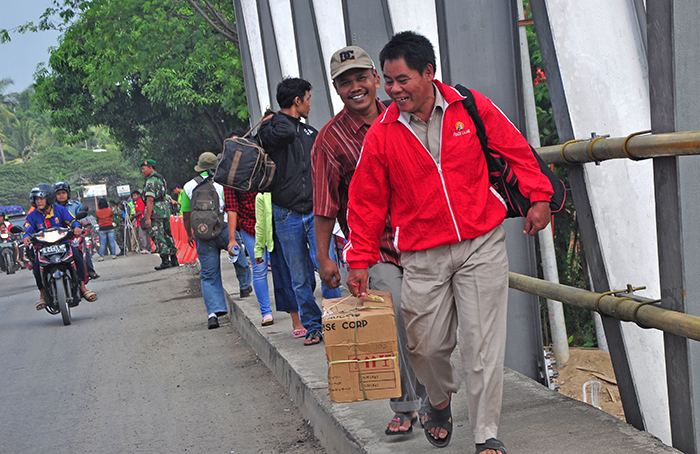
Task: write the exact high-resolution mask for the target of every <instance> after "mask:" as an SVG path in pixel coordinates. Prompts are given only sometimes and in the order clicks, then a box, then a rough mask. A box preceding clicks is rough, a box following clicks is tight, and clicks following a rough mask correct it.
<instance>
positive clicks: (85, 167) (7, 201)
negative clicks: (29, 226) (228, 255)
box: [0, 145, 143, 209]
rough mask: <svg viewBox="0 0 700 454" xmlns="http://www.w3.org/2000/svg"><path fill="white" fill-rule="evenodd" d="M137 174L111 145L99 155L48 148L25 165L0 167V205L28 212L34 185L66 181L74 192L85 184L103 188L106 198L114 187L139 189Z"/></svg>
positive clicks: (77, 194)
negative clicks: (13, 206)
mask: <svg viewBox="0 0 700 454" xmlns="http://www.w3.org/2000/svg"><path fill="white" fill-rule="evenodd" d="M142 180H143V178H142V177H141V172H140V171H139V169H138V168H137V167H135V166H133V165H131V164H130V163H129V162H127V161H125V160H124V159H123V158H122V156H121V154H120V153H119V151H118V150H117V149H116V147H114V146H113V145H110V146H108V147H107V151H106V152H103V153H94V152H92V151H91V150H84V149H81V148H75V147H68V146H58V147H51V148H49V149H47V150H45V151H44V152H42V153H41V154H39V155H38V156H36V157H35V158H34V159H32V160H30V161H29V162H27V163H25V164H8V165H4V166H0V205H22V206H24V207H25V209H28V208H29V206H28V205H29V192H30V190H31V188H32V187H33V186H34V185H36V184H37V183H49V184H52V183H54V182H56V181H67V182H68V183H69V184H70V185H71V187H72V188H73V190H74V191H75V192H76V197H78V196H79V194H80V188H81V187H82V186H84V185H86V184H106V185H107V190H108V193H109V195H110V197H115V198H116V195H117V192H116V186H118V185H122V184H129V185H131V187H141V186H142Z"/></svg>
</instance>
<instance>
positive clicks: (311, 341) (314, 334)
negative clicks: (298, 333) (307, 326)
mask: <svg viewBox="0 0 700 454" xmlns="http://www.w3.org/2000/svg"><path fill="white" fill-rule="evenodd" d="M322 341H323V335H322V334H321V332H320V331H311V334H309V337H307V338H306V340H305V341H304V346H306V347H308V346H309V345H316V344H320V343H321V342H322Z"/></svg>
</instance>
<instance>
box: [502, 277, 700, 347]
mask: <svg viewBox="0 0 700 454" xmlns="http://www.w3.org/2000/svg"><path fill="white" fill-rule="evenodd" d="M508 285H509V286H510V288H512V289H515V290H520V291H522V292H527V293H531V294H533V295H537V296H541V297H543V298H550V299H553V300H557V301H561V302H562V303H566V304H571V305H572V306H577V307H582V308H584V309H587V310H589V311H597V312H600V313H601V314H604V315H608V316H610V317H614V318H616V319H618V320H622V321H625V322H634V323H636V324H637V325H639V326H641V327H642V328H656V329H659V330H661V331H664V332H667V333H672V334H676V335H678V336H682V337H686V338H688V339H693V340H696V341H700V317H696V316H694V315H689V314H684V313H682V312H676V311H672V310H669V309H663V308H661V307H658V306H653V305H651V304H649V302H645V303H640V302H637V301H635V300H633V299H632V298H629V297H624V296H623V297H619V296H614V295H610V294H606V293H595V292H589V291H588V290H582V289H579V288H575V287H569V286H566V285H561V284H555V283H552V282H548V281H544V280H542V279H536V278H533V277H530V276H524V275H522V274H517V273H512V272H511V273H509V284H508ZM620 292H621V291H620ZM620 292H616V293H620Z"/></svg>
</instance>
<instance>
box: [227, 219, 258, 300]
mask: <svg viewBox="0 0 700 454" xmlns="http://www.w3.org/2000/svg"><path fill="white" fill-rule="evenodd" d="M224 230H226V231H227V232H228V224H227V226H226V228H225V229H224ZM227 238H228V237H227ZM236 243H238V244H243V239H242V238H241V232H239V231H238V230H236ZM226 247H228V241H227V242H226V246H225V247H224V249H226ZM254 260H255V257H253V259H252V260H251V261H254ZM233 268H234V269H235V270H236V279H238V288H239V289H240V290H243V289H244V288H248V287H250V285H251V284H252V283H253V273H252V272H251V271H250V265H248V258H247V257H246V255H245V254H238V260H236V261H235V262H234V264H233Z"/></svg>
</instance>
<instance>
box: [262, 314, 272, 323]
mask: <svg viewBox="0 0 700 454" xmlns="http://www.w3.org/2000/svg"><path fill="white" fill-rule="evenodd" d="M274 323H275V320H274V319H273V318H272V315H270V314H268V315H266V316H264V317H263V319H262V323H261V325H262V326H270V325H273V324H274Z"/></svg>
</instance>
